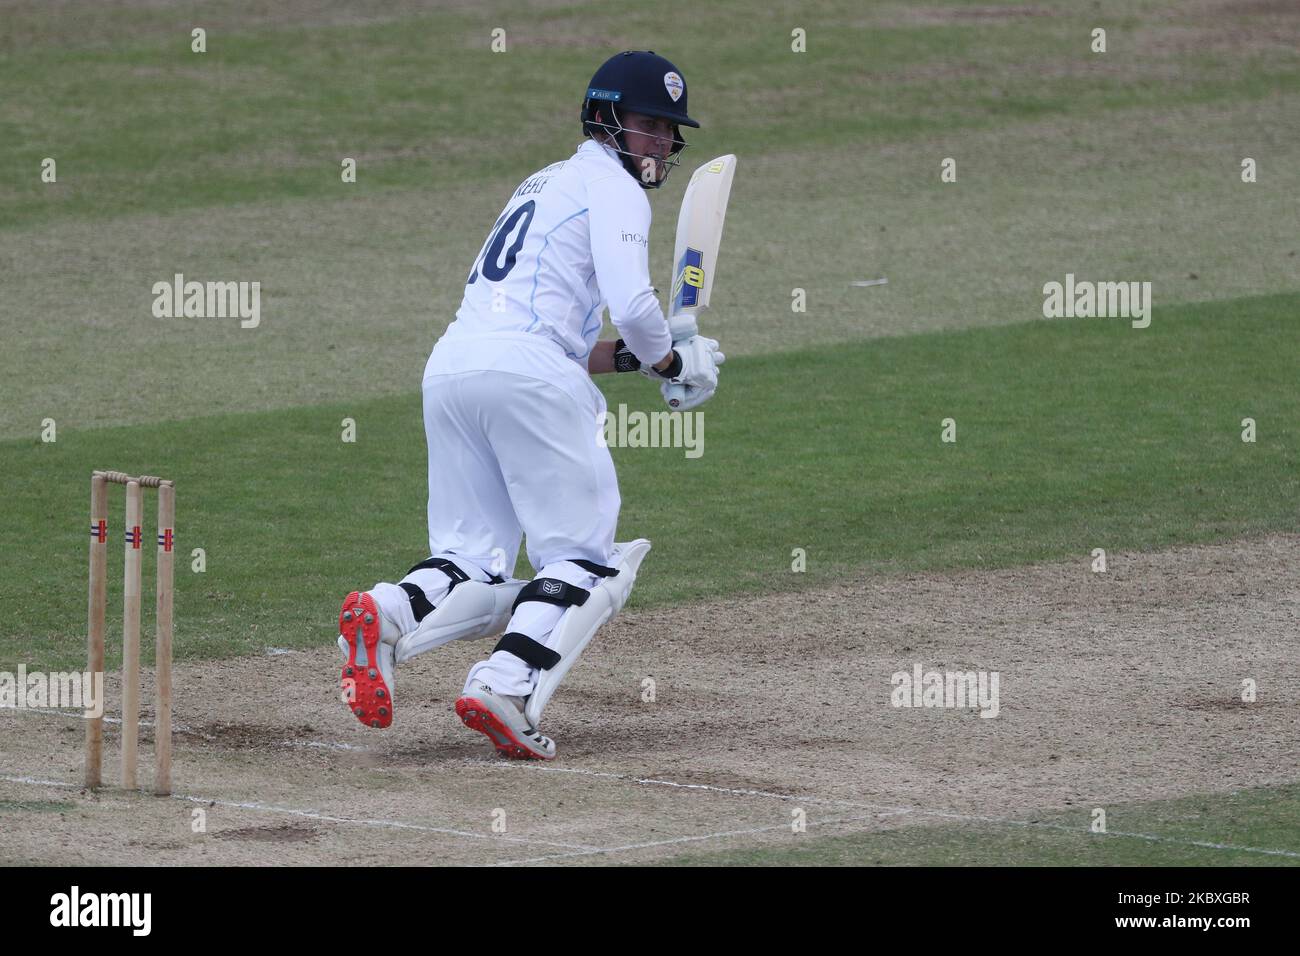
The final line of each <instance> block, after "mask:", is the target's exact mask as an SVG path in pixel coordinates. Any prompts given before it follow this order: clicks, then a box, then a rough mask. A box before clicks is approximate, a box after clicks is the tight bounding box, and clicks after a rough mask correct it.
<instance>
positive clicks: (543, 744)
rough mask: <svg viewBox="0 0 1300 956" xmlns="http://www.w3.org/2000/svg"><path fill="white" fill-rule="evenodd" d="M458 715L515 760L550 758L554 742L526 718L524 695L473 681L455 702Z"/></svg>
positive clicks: (553, 752)
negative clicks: (514, 695)
mask: <svg viewBox="0 0 1300 956" xmlns="http://www.w3.org/2000/svg"><path fill="white" fill-rule="evenodd" d="M456 716H458V717H459V718H460V719H461V722H462V723H464V724H465V726H466V727H468V728H470V729H471V730H477V731H478V732H479V733H481V734H484V735H485V736H486V737H487V738H488V739H489V740H491V741H492V746H493V747H496V748H497V751H498V752H499V753H502V754H504V755H505V756H507V757H510V758H513V759H515V760H550V759H552V758H553V757H554V756H555V741H553V740H551V738H550V737H544V736H542V735H541V734H539V733H538V732H537V728H536V727H534V726H532V725H531V724H530V723H529V722H528V721H527V720H526V719H525V718H524V698H522V697H507V696H506V695H505V694H498V693H496V692H494V691H493V690H492V688H491V687H489V686H488V685H487V684H485V683H483V682H482V681H477V680H475V681H470V683H469V687H468V688H466V690H465V693H464V694H462V695H461V697H460V699H459V700H457V701H456Z"/></svg>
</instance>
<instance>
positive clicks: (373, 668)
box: [339, 591, 393, 727]
mask: <svg viewBox="0 0 1300 956" xmlns="http://www.w3.org/2000/svg"><path fill="white" fill-rule="evenodd" d="M339 633H340V634H342V635H343V638H344V640H346V641H347V642H348V647H349V649H350V651H349V653H348V659H347V661H345V662H344V664H343V674H342V676H341V677H340V678H339V686H340V687H341V688H342V690H343V700H344V702H345V703H346V704H347V705H348V708H349V709H350V710H351V711H352V713H353V714H354V715H355V716H356V718H357V720H359V721H361V722H362V723H363V724H365V725H366V726H367V727H387V726H389V725H390V724H392V722H393V695H392V692H391V691H390V690H389V689H388V685H387V684H385V683H384V675H383V673H382V672H381V671H380V670H379V608H377V607H376V606H375V599H374V598H372V597H371V596H370V595H369V594H363V593H361V592H359V591H353V592H352V593H351V594H349V595H348V596H347V598H346V599H345V600H344V601H343V607H342V609H341V610H340V611H339ZM358 645H360V646H361V647H363V648H365V652H366V660H367V661H368V662H369V663H368V664H367V666H366V667H359V666H357V646H358Z"/></svg>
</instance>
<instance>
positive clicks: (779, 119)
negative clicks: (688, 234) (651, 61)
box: [0, 0, 1300, 438]
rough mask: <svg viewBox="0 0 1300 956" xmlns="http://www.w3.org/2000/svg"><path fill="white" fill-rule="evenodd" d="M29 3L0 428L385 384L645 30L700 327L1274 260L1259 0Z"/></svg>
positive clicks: (415, 367) (121, 418) (1248, 271)
mask: <svg viewBox="0 0 1300 956" xmlns="http://www.w3.org/2000/svg"><path fill="white" fill-rule="evenodd" d="M60 10H61V11H63V15H61V16H51V15H50V13H49V10H48V9H47V6H46V4H44V3H15V4H11V5H6V8H5V17H4V19H5V28H6V29H5V30H4V31H0V44H7V46H0V52H3V55H0V86H3V88H4V89H5V90H7V91H9V93H10V95H9V96H7V97H5V98H4V99H3V101H0V134H2V135H0V265H2V266H3V273H2V279H0V281H3V284H4V289H3V293H4V294H3V299H0V334H2V335H4V337H5V342H6V348H5V349H4V350H0V380H5V381H17V382H20V383H22V387H21V388H18V389H13V390H11V392H10V393H9V394H7V395H6V399H7V400H6V401H5V402H2V403H0V438H18V437H29V436H31V435H34V434H36V432H37V430H38V429H39V423H40V422H41V421H42V420H43V419H45V418H47V417H51V418H54V419H55V420H56V421H57V422H58V423H59V425H60V426H61V427H69V428H73V429H81V428H84V427H88V426H111V425H121V424H143V423H153V422H158V421H162V420H173V421H175V420H184V419H187V418H193V417H202V416H206V415H210V414H213V413H216V412H251V411H260V410H265V409H270V408H292V407H300V406H314V405H321V404H327V403H331V402H353V401H358V400H363V399H368V398H375V397H381V396H395V395H400V394H402V393H403V392H404V391H406V390H407V389H409V388H413V387H416V384H417V383H418V380H419V375H420V371H421V367H422V364H423V361H424V358H425V356H426V355H427V354H428V350H429V348H430V347H431V346H432V344H433V342H434V340H435V339H436V338H437V336H438V335H439V334H440V333H441V331H442V329H443V328H444V327H445V325H446V323H447V322H449V321H450V319H451V317H452V314H453V313H454V311H455V309H456V307H457V305H458V303H459V300H460V296H461V293H462V289H463V283H464V280H465V277H466V275H467V273H468V271H469V263H470V262H471V260H472V259H473V258H474V256H475V255H476V253H477V252H478V250H479V249H480V247H481V245H482V243H483V239H484V237H485V235H486V233H487V231H488V227H489V226H490V224H491V223H492V222H493V221H494V219H495V218H496V216H497V214H498V213H499V211H500V208H501V205H502V203H503V202H504V201H505V199H506V197H507V196H508V195H509V194H510V191H511V190H513V189H514V188H515V187H516V186H517V184H518V183H519V182H520V181H521V180H522V179H523V178H524V176H526V175H527V174H529V173H530V172H532V171H533V170H535V169H537V168H539V167H540V166H542V165H543V164H545V163H548V162H553V161H555V160H558V159H562V158H564V157H566V156H568V155H569V154H570V152H571V151H572V149H573V146H574V144H575V143H577V142H578V140H579V133H578V129H577V124H576V112H577V98H578V97H579V96H580V93H581V90H582V88H583V86H584V84H585V83H586V80H587V79H588V77H589V76H590V74H591V71H592V70H593V69H594V68H595V66H596V64H597V63H599V61H600V60H601V59H602V58H603V57H604V56H605V55H606V54H607V53H609V52H610V51H611V50H616V49H619V48H621V47H623V46H625V45H626V46H628V47H646V46H648V47H650V48H652V49H656V50H659V51H660V52H664V53H668V54H669V55H670V58H672V59H674V60H675V61H676V62H677V63H678V65H679V66H680V67H681V68H682V69H683V70H684V71H685V72H686V75H687V77H688V79H689V82H690V83H691V109H692V111H693V112H695V113H697V114H698V115H699V117H700V119H701V121H702V122H703V124H704V129H702V130H700V131H698V132H692V133H691V134H690V136H689V139H690V142H691V143H692V148H691V149H689V150H688V151H687V153H686V155H685V158H684V163H685V168H683V169H681V170H678V171H677V172H675V173H674V174H673V178H672V179H671V180H670V181H669V182H668V184H667V186H666V187H665V188H664V189H663V190H661V191H660V192H659V193H658V194H656V195H655V196H654V197H653V198H652V208H653V209H654V212H655V224H654V227H653V229H652V231H651V248H650V253H651V264H652V269H653V272H652V275H653V277H654V278H655V280H656V282H657V284H658V285H659V287H660V288H661V289H662V288H665V287H666V285H665V283H666V276H665V275H664V272H665V271H666V268H665V267H666V266H667V263H668V261H669V258H670V254H671V244H672V236H673V228H672V223H673V218H674V216H675V212H676V207H677V204H678V202H679V200H680V198H681V195H682V190H683V189H684V187H685V183H686V181H687V174H688V173H689V171H690V169H691V168H693V167H694V166H695V165H697V164H698V163H700V162H702V161H704V160H706V159H708V158H710V157H712V156H714V155H717V154H718V153H722V152H735V153H736V154H737V155H738V156H739V157H740V167H739V175H738V176H737V179H736V184H735V190H734V195H733V199H732V203H731V209H730V211H729V213H728V219H727V235H726V240H725V243H724V248H723V253H722V259H721V262H722V267H721V268H722V271H721V273H720V275H719V278H718V285H717V296H716V303H715V304H716V308H717V312H716V314H715V315H714V316H712V317H711V319H710V326H709V328H710V331H711V332H713V333H715V334H716V337H718V338H720V339H721V340H722V341H723V342H724V344H725V346H726V350H727V352H728V354H729V355H731V356H736V357H739V356H742V355H769V354H773V353H775V352H778V351H798V350H801V349H804V348H807V347H810V346H813V345H834V344H839V343H843V342H847V341H855V340H861V339H863V338H867V337H876V336H881V335H899V334H907V333H911V332H914V331H918V330H927V329H934V328H962V327H968V326H979V325H992V324H999V323H1014V322H1019V321H1025V320H1028V319H1031V318H1033V317H1034V315H1035V314H1036V313H1037V311H1038V308H1039V306H1040V304H1041V293H1040V290H1041V288H1042V285H1043V283H1044V282H1046V281H1049V280H1052V279H1057V280H1060V279H1062V278H1063V276H1064V275H1065V274H1066V273H1067V272H1073V273H1074V274H1075V275H1077V276H1080V277H1087V278H1095V279H1104V278H1114V279H1142V280H1150V281H1152V283H1153V286H1154V295H1155V299H1156V302H1157V303H1158V304H1159V305H1161V306H1166V305H1170V304H1175V303H1180V302H1194V301H1203V300H1220V301H1228V300H1232V299H1237V298H1241V297H1245V296H1252V295H1261V294H1270V293H1281V292H1291V291H1295V288H1296V271H1297V268H1298V267H1297V263H1298V262H1300V259H1298V258H1297V256H1298V255H1300V249H1298V248H1297V243H1296V230H1295V217H1294V202H1293V200H1294V197H1295V196H1296V195H1298V194H1300V95H1298V92H1297V91H1300V66H1298V65H1297V63H1296V58H1295V56H1294V51H1295V48H1296V46H1297V45H1298V44H1300V20H1297V18H1295V17H1287V16H1285V15H1282V14H1279V13H1270V12H1268V11H1267V10H1263V9H1260V10H1257V11H1256V12H1255V13H1253V14H1251V15H1243V16H1242V18H1241V19H1240V21H1239V22H1235V21H1234V22H1232V23H1230V24H1229V23H1228V22H1227V21H1226V20H1225V15H1224V13H1223V11H1222V10H1221V9H1220V8H1218V7H1217V6H1213V5H1211V6H1206V7H1204V8H1202V7H1200V6H1198V4H1197V3H1190V4H1177V5H1169V4H1165V3H1157V2H1140V3H1133V2H1128V0H1124V2H1118V0H1108V2H1106V3H1103V4H1101V5H1100V6H1089V7H1088V8H1087V10H1086V11H1083V10H1081V9H1079V7H1078V5H1077V4H1072V3H1069V2H1068V0H1052V2H1046V3H1039V4H1034V5H1033V6H1032V12H1033V13H1034V14H1035V15H1023V16H1021V15H1016V11H1017V8H1016V7H1014V6H1011V5H1006V6H1002V7H990V6H989V5H987V4H968V3H935V4H928V5H926V7H925V8H924V9H921V10H918V9H916V8H915V5H913V4H908V3H904V2H899V3H872V4H869V5H867V4H860V3H857V2H849V0H842V2H819V3H812V4H806V5H803V6H802V7H801V8H800V16H801V17H806V19H805V20H803V22H802V24H801V25H802V26H803V27H804V28H805V29H806V30H807V31H808V43H809V46H808V52H807V53H804V54H796V53H792V52H790V50H789V32H790V29H791V28H792V27H791V24H790V23H789V22H787V20H788V15H787V14H786V13H785V12H781V11H777V10H775V9H774V10H770V11H769V10H762V9H756V8H755V7H754V5H752V4H741V3H738V2H733V3H729V4H718V5H711V6H710V7H709V10H708V11H707V16H708V17H709V18H710V19H715V20H716V21H718V22H720V21H721V20H723V19H725V21H726V23H727V28H726V29H725V30H716V29H699V30H683V29H681V27H680V24H681V23H683V22H689V20H690V18H694V17H696V16H698V14H699V9H698V6H697V5H690V4H682V5H678V6H675V5H674V4H672V3H668V4H656V5H654V7H653V8H647V9H646V10H636V9H629V8H628V6H627V5H626V4H623V3H594V4H586V5H583V6H582V7H581V9H578V8H571V7H565V8H563V9H560V10H549V11H548V10H534V11H531V12H529V13H526V14H525V13H520V12H516V11H511V10H510V5H501V4H496V5H493V4H481V5H477V6H476V7H475V8H474V9H472V10H468V9H462V10H456V11H448V12H440V13H436V14H430V13H427V12H425V13H418V12H412V10H411V8H410V6H406V5H404V6H402V7H401V8H400V10H399V11H398V12H391V8H389V7H388V6H387V5H385V8H384V9H383V10H382V11H379V12H377V13H375V15H373V16H371V15H370V13H371V12H372V11H366V10H359V9H354V7H353V5H351V4H330V3H311V4H308V3H301V2H286V3H285V4H283V5H277V6H276V8H275V11H276V12H275V13H268V12H267V9H265V5H264V4H259V3H252V2H243V0H223V2H220V3H213V4H205V5H204V22H205V24H206V26H207V29H208V31H209V52H208V53H207V54H204V55H202V56H200V55H196V54H192V53H190V52H189V47H188V35H189V30H190V28H191V27H192V25H193V19H194V14H193V13H192V12H191V11H190V10H189V9H188V8H185V7H183V6H182V7H176V8H173V7H168V6H166V5H162V6H160V5H157V4H141V5H139V6H137V5H135V4H133V3H130V2H124V3H120V4H116V3H115V4H113V5H111V6H109V5H105V4H103V3H99V2H97V0H96V2H89V3H69V4H66V5H61V6H60ZM742 10H743V11H744V12H743V14H742V13H741V12H740V11H742ZM1039 14H1041V15H1039ZM1100 21H1104V22H1105V24H1106V25H1107V27H1108V28H1109V30H1110V42H1111V53H1109V54H1106V55H1104V56H1099V55H1096V54H1092V53H1090V52H1089V51H1088V49H1087V40H1088V35H1089V31H1090V30H1091V29H1092V28H1093V27H1094V26H1095V25H1096V24H1097V22H1100ZM497 25H503V26H504V28H505V29H507V31H508V35H509V36H510V37H511V38H512V39H511V46H510V50H509V52H508V53H505V54H493V53H491V52H490V51H489V50H488V47H487V44H488V35H489V31H490V29H491V28H492V27H494V26H497ZM1289 38H1294V42H1288V40H1289ZM1243 63H1245V64H1247V66H1243ZM521 76H526V77H528V82H527V83H526V84H521V83H520V82H519V79H518V78H519V77H521ZM521 90H526V95H521ZM1246 155H1249V156H1251V157H1253V158H1255V159H1256V160H1257V162H1258V163H1259V181H1258V182H1256V183H1253V184H1249V185H1247V184H1243V183H1242V182H1241V181H1240V162H1241V160H1242V157H1243V156H1246ZM46 156H52V157H54V158H55V159H57V161H58V163H59V166H58V169H59V181H58V182H57V183H56V184H43V183H41V182H40V181H39V178H38V176H37V172H38V169H39V163H40V161H41V159H42V158H44V157H46ZM343 156H351V157H354V158H356V159H357V160H358V162H359V172H358V181H357V182H356V183H355V184H351V185H344V184H342V183H341V182H340V178H339V162H340V160H341V158H342V157H343ZM945 157H952V158H954V159H955V160H956V162H957V164H958V166H957V172H958V180H957V182H956V183H950V184H944V183H941V182H940V181H939V164H940V162H941V160H942V159H943V158H945ZM176 272H181V273H184V274H185V275H186V276H187V277H189V278H192V279H200V280H243V281H258V282H260V283H261V284H262V307H263V309H262V324H261V326H260V327H259V328H258V329H256V330H242V329H240V328H239V327H238V324H237V323H236V322H234V321H218V320H199V319H182V320H157V319H154V318H153V317H152V316H151V315H150V312H149V306H150V302H151V300H152V296H151V294H150V289H151V287H152V283H153V282H155V281H158V280H159V279H170V278H171V277H172V276H173V275H174V274H175V273H176ZM881 276H884V277H888V279H889V285H887V286H882V287H875V288H855V287H852V286H850V284H849V283H850V282H852V281H854V280H861V279H871V278H878V277H881ZM1192 276H1195V277H1196V278H1192ZM795 288H800V289H804V290H805V291H806V293H807V308H808V311H807V312H806V313H800V314H797V315H796V314H792V313H791V311H790V309H791V294H792V293H791V290H792V289H795ZM87 354H94V355H95V357H96V363H97V364H96V367H95V372H96V374H91V371H90V369H88V368H87V367H86V364H85V362H84V357H85V356H86V355H87ZM127 382H129V383H130V387H127V385H126V383H127Z"/></svg>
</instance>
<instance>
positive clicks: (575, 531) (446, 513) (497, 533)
mask: <svg viewBox="0 0 1300 956" xmlns="http://www.w3.org/2000/svg"><path fill="white" fill-rule="evenodd" d="M465 365H468V366H469V367H470V368H472V369H474V370H457V369H458V367H461V368H463V367H464V366H465ZM485 365H487V366H492V367H490V368H483V367H482V366H485ZM475 366H477V368H476V367H475ZM503 366H504V368H503ZM525 372H527V373H530V374H525ZM604 413H605V399H604V396H603V395H602V394H601V392H600V390H599V389H598V388H596V387H595V385H593V384H592V382H591V379H590V376H588V374H587V372H586V370H585V369H583V368H581V367H579V366H578V365H577V364H576V363H574V362H573V361H572V360H570V359H568V358H567V357H565V356H564V354H563V351H562V350H560V349H558V348H557V347H556V346H555V345H554V343H552V342H550V341H546V342H544V343H538V339H537V337H536V336H532V335H523V336H520V335H518V334H515V335H505V336H493V337H490V338H489V340H488V341H469V342H456V343H453V342H450V341H444V342H441V343H439V346H438V348H436V349H435V350H434V354H433V355H432V356H431V357H430V361H429V365H428V366H427V368H426V371H425V378H424V430H425V436H426V438H427V440H428V448H429V553H430V554H434V555H447V554H449V553H450V554H454V555H455V556H456V557H457V558H464V559H467V560H469V561H472V562H474V563H475V564H477V565H478V566H479V567H480V568H482V569H484V570H486V571H494V572H495V573H499V574H503V575H505V576H510V575H511V574H512V573H513V570H514V565H515V559H516V558H517V557H518V555H519V544H520V538H521V536H527V539H528V545H527V546H528V560H529V562H530V563H531V564H532V566H533V569H534V570H535V571H536V573H537V576H538V577H548V578H557V579H559V580H562V581H565V582H566V583H568V584H572V585H574V586H576V587H580V588H586V589H588V590H590V589H591V588H592V587H594V586H595V585H596V584H597V583H598V581H599V579H598V578H597V577H596V576H595V575H593V574H591V573H590V572H589V571H587V570H585V569H584V568H582V567H581V566H579V565H576V564H573V563H572V561H573V559H575V558H576V559H581V560H587V561H594V562H595V563H597V564H601V565H606V564H608V563H609V558H610V553H611V552H612V550H613V545H614V532H615V529H616V527H617V524H618V511H619V506H620V503H621V501H620V498H619V492H618V478H617V476H616V475H615V473H614V462H613V459H611V458H610V454H609V449H608V448H607V447H606V446H605V445H604V444H603V442H602V441H601V440H600V436H601V434H602V428H601V423H602V421H603V415H604ZM565 610H566V609H565V608H561V607H556V606H555V605H552V604H546V603H542V602H537V601H526V602H524V603H523V604H521V605H519V608H518V609H517V610H516V611H515V612H514V614H513V616H512V617H511V619H510V623H509V624H508V625H507V628H506V630H507V631H508V632H509V631H514V632H519V633H521V634H526V635H528V636H529V637H531V638H533V639H534V640H536V641H539V642H541V643H542V644H545V645H549V642H550V641H549V639H550V634H551V632H552V630H553V629H554V627H555V625H556V624H557V623H558V622H559V620H560V617H561V616H562V615H563V613H564V612H565ZM537 676H538V671H537V670H536V669H535V668H533V667H530V666H529V665H528V664H527V663H525V662H524V661H522V660H521V659H520V658H518V657H516V656H515V655H514V654H511V653H509V652H507V651H497V652H495V653H493V654H492V656H491V657H490V658H488V659H487V660H484V661H479V662H478V663H476V664H475V665H474V666H473V667H472V668H471V669H470V672H469V674H468V676H467V677H466V679H465V686H466V688H467V689H468V687H469V683H470V681H473V680H480V681H482V682H484V683H485V684H487V685H489V686H490V687H492V688H493V690H495V691H496V692H497V693H501V694H507V695H512V696H518V697H527V696H528V695H529V694H531V693H532V690H533V687H534V686H535V685H536V682H537Z"/></svg>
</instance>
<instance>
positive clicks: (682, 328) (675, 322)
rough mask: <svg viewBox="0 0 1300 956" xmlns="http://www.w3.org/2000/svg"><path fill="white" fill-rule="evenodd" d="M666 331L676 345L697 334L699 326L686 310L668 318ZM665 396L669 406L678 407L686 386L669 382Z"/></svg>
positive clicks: (684, 394) (684, 396)
mask: <svg viewBox="0 0 1300 956" xmlns="http://www.w3.org/2000/svg"><path fill="white" fill-rule="evenodd" d="M668 331H669V332H670V333H672V337H673V345H676V344H677V343H678V342H685V341H686V340H687V339H689V338H690V337H691V336H692V335H698V334H699V327H698V326H697V325H696V324H695V316H694V315H691V314H690V313H689V312H686V313H681V314H678V315H674V316H673V317H672V318H670V319H669V320H668ZM666 398H667V400H668V407H669V408H679V407H680V406H681V404H682V402H683V401H685V400H686V386H685V385H671V384H670V385H669V386H668V390H667V395H666Z"/></svg>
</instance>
